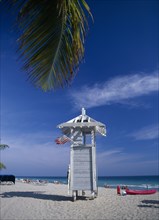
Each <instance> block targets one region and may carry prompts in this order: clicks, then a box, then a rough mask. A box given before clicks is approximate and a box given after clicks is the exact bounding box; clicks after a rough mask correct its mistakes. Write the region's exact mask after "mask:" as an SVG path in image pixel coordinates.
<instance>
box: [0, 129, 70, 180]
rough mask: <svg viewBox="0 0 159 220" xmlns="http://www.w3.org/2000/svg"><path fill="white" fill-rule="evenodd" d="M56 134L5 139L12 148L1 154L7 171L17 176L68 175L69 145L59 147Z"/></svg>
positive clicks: (38, 134) (34, 134) (45, 133)
mask: <svg viewBox="0 0 159 220" xmlns="http://www.w3.org/2000/svg"><path fill="white" fill-rule="evenodd" d="M56 137H57V134H56V135H55V132H52V134H51V132H37V133H36V132H35V133H26V134H25V135H20V136H10V137H7V136H6V137H5V140H6V143H7V144H8V145H9V146H10V148H8V149H6V150H4V151H3V152H1V160H2V162H3V163H4V164H5V165H6V167H7V169H6V170H3V172H4V173H13V174H15V175H20V176H21V175H37V176H38V175H46V176H50V175H57V176H58V175H66V172H67V168H68V164H69V146H68V145H69V144H66V145H57V144H56V143H55V141H54V139H55V138H56Z"/></svg>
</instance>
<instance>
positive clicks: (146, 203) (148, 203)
mask: <svg viewBox="0 0 159 220" xmlns="http://www.w3.org/2000/svg"><path fill="white" fill-rule="evenodd" d="M141 203H143V204H141V205H138V207H140V208H144V207H145V208H159V201H158V200H142V201H141Z"/></svg>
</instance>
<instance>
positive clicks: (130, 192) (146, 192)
mask: <svg viewBox="0 0 159 220" xmlns="http://www.w3.org/2000/svg"><path fill="white" fill-rule="evenodd" d="M156 192H157V190H155V189H147V190H131V189H126V193H127V194H128V195H149V194H154V193H156Z"/></svg>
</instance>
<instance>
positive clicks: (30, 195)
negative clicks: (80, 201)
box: [0, 191, 72, 201]
mask: <svg viewBox="0 0 159 220" xmlns="http://www.w3.org/2000/svg"><path fill="white" fill-rule="evenodd" d="M0 197H1V198H12V197H26V198H34V199H43V200H52V201H72V197H70V196H63V195H51V194H50V195H48V194H44V192H43V191H30V192H5V193H2V194H0Z"/></svg>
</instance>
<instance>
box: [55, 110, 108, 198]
mask: <svg viewBox="0 0 159 220" xmlns="http://www.w3.org/2000/svg"><path fill="white" fill-rule="evenodd" d="M58 128H60V129H61V130H62V133H63V134H64V135H65V136H67V137H68V138H69V140H70V141H71V148H70V165H69V173H68V189H69V192H72V196H73V201H75V200H76V198H77V196H78V195H79V193H80V191H81V192H82V195H83V194H84V192H85V191H90V192H91V198H94V197H96V196H97V194H98V190H97V171H96V141H95V137H96V133H99V134H101V135H103V136H106V127H105V125H104V124H102V123H101V122H98V121H96V120H94V119H92V118H91V117H89V116H88V115H86V111H85V109H84V108H82V114H81V115H79V116H77V117H76V118H73V119H72V120H70V121H67V122H65V123H62V124H60V125H58Z"/></svg>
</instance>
